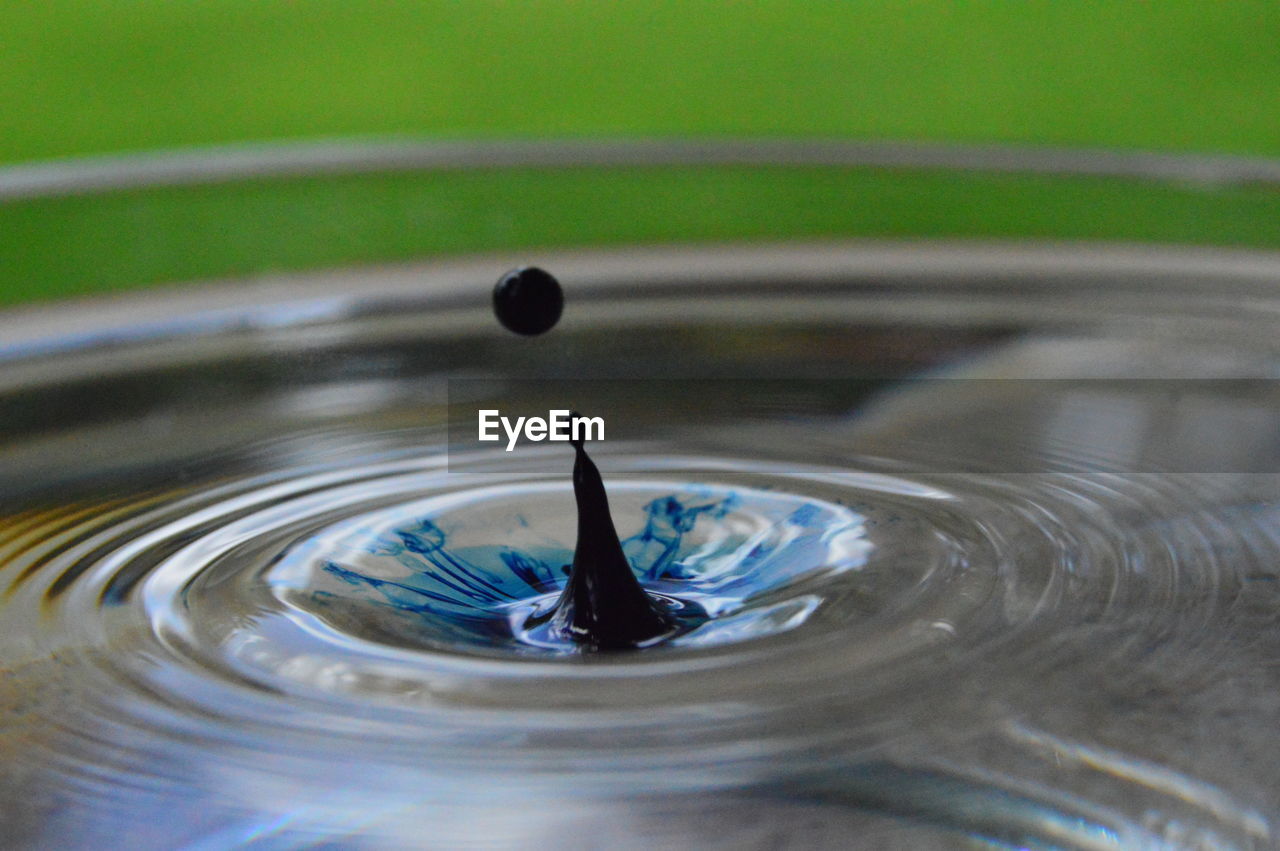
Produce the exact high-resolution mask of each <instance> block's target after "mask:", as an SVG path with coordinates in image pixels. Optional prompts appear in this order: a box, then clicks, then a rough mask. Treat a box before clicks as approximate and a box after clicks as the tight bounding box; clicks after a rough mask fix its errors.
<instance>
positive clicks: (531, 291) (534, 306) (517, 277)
mask: <svg viewBox="0 0 1280 851" xmlns="http://www.w3.org/2000/svg"><path fill="white" fill-rule="evenodd" d="M563 311H564V292H563V291H562V290H561V289H560V282H559V281H557V280H556V279H555V277H553V276H552V275H551V274H550V273H548V272H544V271H543V270H542V269H539V268H537V267H535V266H523V267H521V268H519V269H512V270H511V271H510V272H508V273H507V274H505V275H503V276H502V277H501V278H499V279H498V284H497V286H495V287H494V288H493V312H494V314H495V315H496V316H497V317H498V321H499V322H501V323H502V325H503V327H504V328H506V329H507V330H509V331H514V332H515V333H517V334H524V335H525V336H528V337H532V336H536V335H538V334H545V333H546V332H547V331H550V330H551V329H552V328H553V327H555V324H556V323H557V322H559V321H560V314H561V313H562V312H563Z"/></svg>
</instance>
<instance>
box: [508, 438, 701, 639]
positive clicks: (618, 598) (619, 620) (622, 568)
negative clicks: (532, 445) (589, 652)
mask: <svg viewBox="0 0 1280 851" xmlns="http://www.w3.org/2000/svg"><path fill="white" fill-rule="evenodd" d="M573 448H574V451H575V452H576V453H577V457H576V459H575V460H574V464H573V495H574V499H575V500H576V501H577V503H578V543H577V546H576V547H575V548H574V553H573V565H572V567H571V568H570V571H569V583H568V584H567V585H566V586H565V588H564V591H563V593H561V595H560V599H559V600H558V601H557V602H556V605H555V608H553V609H552V610H551V612H550V613H548V614H546V615H542V616H541V617H539V618H537V619H536V622H531V623H530V626H537V625H539V624H541V623H545V625H546V628H547V630H548V631H549V632H550V633H551V634H552V635H554V636H558V637H560V638H563V639H566V640H569V641H573V642H575V643H577V644H579V645H582V646H584V647H589V648H592V649H596V650H620V649H625V648H631V647H638V646H640V645H643V644H645V643H647V642H650V641H653V640H654V639H656V638H659V637H661V636H664V635H668V634H671V633H672V632H674V631H675V630H676V629H677V628H678V625H677V623H676V621H675V619H674V618H672V617H671V616H669V615H668V614H666V613H664V612H663V611H662V610H661V609H660V608H659V604H658V602H657V600H656V599H655V598H653V597H650V596H649V594H648V593H647V592H646V591H645V590H644V588H643V587H641V585H640V582H639V581H638V580H637V579H636V576H635V574H634V573H633V572H632V570H631V563H630V561H628V559H627V556H626V553H624V552H623V549H622V543H621V542H620V541H619V540H618V533H617V530H616V529H615V528H614V525H613V517H612V516H611V515H610V513H609V497H608V494H606V493H605V489H604V480H603V479H601V478H600V470H599V469H597V467H596V465H595V462H593V461H592V460H591V458H590V457H589V456H588V455H587V452H586V450H585V449H584V448H583V445H582V441H580V440H576V441H573Z"/></svg>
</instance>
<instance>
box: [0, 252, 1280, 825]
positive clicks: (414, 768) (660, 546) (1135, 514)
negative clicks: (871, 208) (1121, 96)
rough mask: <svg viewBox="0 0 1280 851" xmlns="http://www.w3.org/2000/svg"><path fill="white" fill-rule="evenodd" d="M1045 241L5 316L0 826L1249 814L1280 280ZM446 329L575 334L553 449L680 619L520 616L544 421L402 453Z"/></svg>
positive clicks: (1273, 694) (1267, 773) (534, 548)
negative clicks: (587, 397)
mask: <svg viewBox="0 0 1280 851" xmlns="http://www.w3.org/2000/svg"><path fill="white" fill-rule="evenodd" d="M1139 271H1140V270H1139ZM1073 274H1076V273H1075V272H1073V267H1072V266H1071V264H1070V262H1069V261H1067V260H1064V261H1063V266H1062V268H1061V269H1059V270H1058V271H1056V272H1055V274H1053V275H1032V276H1024V277H1014V278H1010V276H1008V275H1007V274H1005V275H1003V276H1002V275H997V274H995V273H992V274H990V275H982V274H976V275H974V276H973V278H972V279H971V280H966V281H962V282H960V283H957V282H955V281H954V280H949V281H943V282H938V281H934V280H932V279H930V278H928V277H925V278H921V279H911V280H910V281H906V282H899V283H898V284H896V285H894V286H886V285H885V283H884V282H883V281H866V280H858V279H856V278H850V279H848V280H833V279H831V277H830V276H827V277H825V278H823V279H821V280H818V281H814V280H810V279H808V278H805V277H804V276H803V275H797V277H796V278H795V279H794V280H793V279H790V278H787V277H786V275H785V270H782V271H779V272H778V277H775V278H772V279H769V280H762V281H755V282H749V281H729V282H725V283H723V285H718V286H712V285H711V284H708V282H707V281H706V279H705V278H700V279H699V283H698V284H697V285H696V286H692V285H691V286H689V287H674V288H673V287H667V288H657V287H655V288H650V289H646V288H644V287H640V288H637V289H634V290H631V291H626V292H622V293H620V292H619V291H617V290H601V291H591V290H590V288H589V287H587V288H584V287H579V289H578V291H577V293H576V295H575V294H573V291H572V290H571V296H570V303H569V308H568V312H567V313H566V322H565V324H564V327H562V328H560V329H558V330H557V331H556V332H555V333H554V334H552V335H550V336H548V337H547V338H545V339H542V340H536V341H524V340H516V339H515V338H513V337H511V336H510V335H506V334H505V333H504V332H502V331H501V330H500V329H498V328H496V327H495V326H493V324H492V322H491V321H490V320H489V319H488V317H487V315H486V314H487V306H486V305H485V304H484V298H485V296H486V293H484V292H483V288H482V289H481V291H480V292H479V293H478V294H477V297H476V298H474V299H472V298H470V297H460V298H458V299H456V300H454V301H443V302H442V301H439V300H430V299H427V300H423V301H413V300H409V301H397V302H394V303H388V304H377V303H376V302H371V304H373V305H374V306H373V307H372V308H370V309H368V310H366V311H364V312H358V313H355V314H344V315H340V316H336V317H326V318H322V319H319V320H311V321H310V322H309V324H307V325H305V326H302V327H288V326H286V327H284V328H277V327H274V326H273V325H270V324H267V325H256V326H255V325H254V323H252V322H245V323H242V324H233V325H232V326H231V327H230V328H223V329H221V330H218V331H216V332H213V333H204V334H200V335H179V336H177V337H167V336H163V335H161V336H159V337H146V338H143V339H135V340H132V341H128V342H120V343H116V344H114V345H112V346H108V347H101V346H97V345H96V344H95V347H93V348H91V349H89V350H87V351H86V350H85V349H83V348H80V347H75V346H73V347H70V348H67V349H65V350H62V351H53V352H50V351H49V350H48V348H47V347H46V349H45V350H44V351H43V352H42V353H41V354H40V355H39V356H34V355H32V356H27V355H25V354H24V353H23V352H22V351H15V352H11V353H10V361H9V364H8V366H7V367H6V374H5V376H4V378H3V381H2V383H0V387H2V393H0V414H3V419H2V420H0V422H3V426H2V428H3V439H4V447H3V448H4V456H3V462H2V463H0V508H2V512H3V513H2V514H0V595H2V596H0V662H2V664H3V671H2V672H0V705H3V707H4V709H5V711H4V713H3V717H2V719H0V785H2V786H3V790H4V795H3V796H2V797H0V816H2V819H3V822H4V825H5V829H6V832H7V833H6V837H5V842H6V843H8V844H13V845H32V846H37V845H38V846H42V847H100V846H101V844H102V843H103V842H104V841H105V840H104V837H105V838H109V839H111V840H113V841H119V842H123V843H125V844H127V845H129V846H130V847H195V848H221V847H227V846H229V845H235V844H246V843H247V844H252V845H258V846H262V847H272V848H274V847H282V848H293V847H303V846H311V845H321V846H328V845H333V846H340V847H404V846H406V845H414V846H417V845H437V846H445V847H456V846H458V845H460V844H466V843H472V844H486V843H487V844H497V845H527V846H535V845H542V846H545V845H547V844H551V843H554V844H556V845H557V846H562V847H571V848H572V847H599V846H602V845H611V846H620V847H629V846H635V847H665V846H669V845H693V846H697V847H702V846H707V847H735V848H738V847H774V846H778V845H787V844H792V845H797V846H804V847H814V846H818V847H849V846H850V845H853V846H861V847H872V848H881V847H885V848H893V847H901V848H931V847H955V846H956V845H957V844H968V845H974V846H986V845H1006V846H1012V847H1072V848H1120V847H1123V848H1131V847H1151V848H1163V847H1175V848H1178V847H1190V848H1232V847H1240V848H1249V847H1268V846H1270V845H1271V844H1273V843H1274V841H1275V835H1276V834H1275V831H1276V829H1277V827H1276V821H1275V819H1276V817H1277V814H1280V798H1277V791H1276V790H1277V789H1280V768H1277V766H1280V745H1278V744H1277V743H1276V742H1277V740H1276V737H1275V736H1274V730H1275V729H1276V724H1277V722H1280V700H1277V695H1280V668H1277V666H1276V660H1277V659H1278V658H1280V616H1278V615H1277V613H1278V612H1280V478H1278V477H1277V476H1276V475H1275V471H1276V470H1277V469H1280V465H1278V464H1277V456H1278V455H1280V429H1277V428H1276V425H1277V416H1278V414H1280V409H1278V408H1277V405H1276V401H1277V399H1276V396H1275V394H1274V393H1273V392H1272V389H1271V387H1272V382H1271V379H1272V378H1273V377H1274V376H1275V372H1276V367H1277V357H1276V356H1277V345H1276V343H1275V342H1274V338H1275V335H1274V321H1275V320H1274V317H1275V315H1276V309H1277V307H1280V297H1277V295H1276V294H1275V292H1276V291H1274V289H1273V288H1271V287H1269V286H1263V285H1262V284H1259V283H1257V282H1256V281H1241V280H1239V279H1238V278H1232V277H1230V276H1223V277H1222V278H1221V279H1214V280H1200V279H1198V280H1195V281H1190V282H1188V281H1169V280H1153V279H1152V277H1151V276H1150V275H1148V276H1145V277H1144V275H1142V274H1139V272H1134V271H1132V270H1130V271H1126V272H1124V273H1121V272H1116V273H1115V274H1113V275H1111V276H1110V277H1105V276H1104V278H1105V279H1104V278H1100V277H1099V274H1100V273H1099V272H1098V270H1097V268H1096V265H1095V266H1092V267H1090V268H1089V269H1088V271H1087V274H1086V273H1085V272H1080V273H1079V274H1078V275H1077V276H1076V277H1074V278H1073V277H1072V276H1073ZM570 279H571V278H570ZM713 283H714V282H713ZM708 287H710V289H708ZM575 298H576V299H577V300H576V301H575V300H574V299H575ZM575 305H577V306H578V307H577V313H576V314H575V313H574V310H575ZM248 313H250V314H251V313H252V310H251V309H250V310H248ZM575 315H576V316H577V319H576V321H575ZM459 374H466V375H470V376H484V377H490V378H495V379H497V383H496V385H495V386H496V387H497V389H496V390H495V391H494V393H495V394H497V395H496V396H495V398H496V399H498V400H499V402H500V403H502V404H505V403H506V402H511V403H512V404H516V403H517V402H518V403H520V404H525V403H529V404H538V405H543V407H544V408H546V407H559V406H561V405H562V404H563V400H562V399H556V398H549V397H550V396H553V395H555V393H554V388H555V387H556V380H555V379H558V378H561V379H563V380H564V382H565V386H569V384H568V382H569V380H570V379H580V378H582V377H584V374H587V375H589V376H594V377H604V378H611V379H613V380H614V382H615V383H616V386H617V388H618V389H619V395H620V397H622V400H621V402H619V405H620V407H619V409H618V411H617V412H616V413H614V414H611V416H612V419H611V420H610V422H611V424H612V423H616V424H617V425H616V432H615V433H614V434H611V437H610V439H609V440H608V441H606V442H605V443H604V444H601V445H599V448H597V449H596V450H595V451H594V452H593V455H594V456H595V457H596V459H597V461H598V463H599V464H600V466H601V468H602V470H603V471H604V475H605V478H606V482H607V484H608V486H609V493H610V499H611V502H612V505H613V510H614V517H615V520H616V522H617V526H618V531H619V534H620V536H621V537H622V538H623V539H624V548H625V551H626V553H627V555H628V558H629V559H630V561H631V564H632V567H633V569H634V570H635V572H636V574H637V576H638V577H639V578H640V579H641V581H642V582H643V583H644V584H645V585H646V587H647V588H648V589H650V591H651V592H653V593H654V594H656V595H659V596H660V597H661V599H663V600H664V601H665V602H664V605H666V606H669V607H670V609H671V610H672V611H674V612H676V613H677V614H678V616H679V619H680V623H681V629H680V630H679V632H678V634H677V635H674V636H672V637H670V638H669V639H668V640H664V641H661V642H658V643H657V644H656V645H655V646H654V647H651V648H647V649H644V650H642V651H637V652H631V653H620V654H582V653H579V652H577V651H576V649H575V648H572V647H567V646H564V645H563V644H561V643H559V642H557V641H556V640H554V639H550V638H548V637H547V636H546V635H540V634H539V633H538V631H537V630H536V629H530V628H528V626H527V625H528V623H529V620H530V617H531V616H533V615H536V614H537V613H539V612H541V611H544V610H545V607H546V606H548V605H549V604H550V602H551V601H552V600H554V598H555V596H556V594H557V590H558V588H559V587H560V586H561V584H562V583H563V581H564V565H566V564H568V563H569V561H570V560H571V558H572V546H573V537H574V529H575V515H574V511H573V498H572V488H571V485H570V481H569V470H570V468H571V465H572V453H571V452H570V451H568V450H567V449H564V450H563V451H558V450H557V449H546V448H540V449H537V450H529V451H527V452H524V453H516V454H514V455H512V456H506V455H504V454H503V453H501V452H500V451H495V452H493V453H488V452H478V451H460V450H457V449H456V448H455V451H453V452H449V453H446V442H447V438H448V431H447V419H448V418H447V414H448V411H447V407H446V401H447V399H446V389H447V385H446V383H445V379H446V378H448V377H450V376H456V375H459ZM523 376H537V377H539V378H541V379H551V380H550V381H545V380H544V381H539V382H527V381H521V380H517V379H518V377H523ZM919 376H931V377H935V378H937V377H942V378H943V379H945V380H942V381H925V382H921V381H915V380H911V379H914V378H917V377H919ZM673 377H675V378H679V379H681V380H680V381H677V382H676V386H686V387H688V388H692V389H690V390H689V391H688V392H686V393H683V394H682V393H680V392H679V391H678V390H672V386H673V385H672V384H671V383H670V380H671V379H672V378H673ZM720 377H723V379H724V382H723V383H724V389H723V391H722V393H723V395H722V397H716V396H714V393H715V392H716V391H715V390H714V389H712V388H715V387H717V386H720V382H721V378H720ZM647 378H662V379H666V380H667V381H666V383H655V382H648V381H645V380H642V379H647ZM1223 378H1230V379H1250V380H1249V381H1245V382H1234V383H1233V382H1226V383H1223V382H1220V381H1214V380H1211V379H1223ZM694 379H697V381H695V380H694ZM730 379H732V380H730ZM1050 379H1051V380H1050ZM1100 379H1107V380H1108V381H1100ZM1115 379H1125V380H1123V381H1116V380H1115ZM746 380H750V381H751V382H753V383H749V384H741V383H737V384H735V383H733V382H741V381H746ZM744 387H749V388H751V390H752V392H750V393H744V392H742V390H743V388H744ZM762 388H773V390H769V391H768V392H766V391H765V390H764V389H762ZM774 391H776V392H774ZM544 395H545V396H548V398H543V396H544ZM613 427H614V426H612V425H611V428H613Z"/></svg>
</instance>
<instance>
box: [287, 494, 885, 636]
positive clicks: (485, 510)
mask: <svg viewBox="0 0 1280 851" xmlns="http://www.w3.org/2000/svg"><path fill="white" fill-rule="evenodd" d="M611 490H612V491H613V495H614V496H615V497H617V498H618V499H619V500H620V502H619V503H618V505H619V506H620V508H619V510H620V511H621V512H622V513H620V514H619V515H618V516H619V517H620V518H622V519H623V521H624V524H625V525H629V526H631V528H632V529H633V530H634V531H633V532H632V533H631V534H630V535H628V536H626V537H623V538H621V540H620V541H618V542H617V546H619V548H620V550H621V553H622V554H623V556H624V557H625V564H626V567H627V568H628V570H629V573H630V574H631V577H632V578H633V581H634V582H635V583H636V587H637V588H642V589H643V590H642V592H641V593H644V594H645V599H646V602H647V603H648V604H649V605H651V606H652V608H653V611H654V612H655V613H656V615H657V620H658V621H659V622H660V623H661V624H662V631H661V632H659V633H658V634H656V635H654V636H653V637H652V638H651V639H649V640H645V639H639V640H635V639H634V638H629V639H628V641H631V643H629V644H625V643H624V644H622V645H621V646H649V645H650V644H669V645H672V646H676V647H688V646H710V645H714V644H720V643H724V642H727V641H740V640H747V639H750V638H754V637H759V636H762V635H768V634H772V633H775V632H778V631H782V630H786V629H792V628H795V627H796V626H799V625H800V624H802V623H803V622H804V621H805V619H806V618H808V617H809V615H811V614H812V613H813V612H814V611H816V610H817V608H819V606H820V605H821V602H822V598H821V596H820V595H819V594H815V593H813V586H812V585H810V584H809V583H807V582H806V584H805V585H804V586H798V585H797V584H796V583H798V582H799V581H800V580H807V579H809V578H812V577H820V576H822V575H831V574H836V573H840V572H843V571H846V570H856V569H858V568H860V567H861V566H862V565H863V564H864V563H865V561H866V559H867V555H868V553H869V552H870V550H871V543H870V542H869V540H868V539H867V532H866V529H867V525H868V524H867V523H866V520H865V518H864V517H863V515H861V514H859V513H857V512H855V511H854V510H853V509H851V508H849V507H847V506H843V505H839V504H836V503H833V502H826V501H822V500H814V499H807V498H805V497H802V496H799V495H792V494H786V493H781V492H776V491H769V490H762V489H754V488H728V487H724V486H719V485H711V484H707V485H693V484H689V485H679V484H676V483H666V484H662V483H654V484H642V483H623V484H618V485H615V486H614V487H613V488H611ZM548 492H549V489H547V488H545V487H544V488H543V489H541V490H538V489H530V490H528V491H526V492H522V491H520V490H519V488H518V487H517V488H516V489H513V490H512V491H511V492H510V493H505V494H503V495H502V496H500V497H492V496H488V495H486V496H485V498H484V501H483V502H480V503H475V502H472V503H467V504H468V505H470V506H472V508H469V509H468V510H467V511H465V512H459V514H457V515H454V514H452V513H451V512H449V511H447V510H446V511H444V512H438V511H437V512H432V511H431V510H425V511H414V510H413V508H412V506H406V507H404V508H400V509H397V508H394V507H393V508H391V509H390V513H388V514H385V515H384V516H382V517H381V519H379V515H374V516H372V517H368V516H367V517H366V518H364V519H362V520H361V519H353V520H352V521H349V522H348V523H346V524H344V527H342V528H339V529H337V530H336V531H335V532H333V533H332V534H331V535H330V536H328V537H326V538H324V539H323V540H321V539H316V540H314V541H313V542H312V543H311V544H309V545H308V548H306V549H304V550H302V551H300V552H298V553H297V554H296V558H295V559H294V560H292V565H291V566H288V565H286V566H284V567H282V570H281V572H280V574H279V578H278V580H277V584H278V585H280V586H283V587H289V588H294V589H299V590H304V589H305V590H306V594H307V599H309V600H310V601H311V603H310V605H308V606H307V608H310V609H311V610H312V611H313V612H314V613H315V614H318V615H319V616H321V617H323V618H325V619H326V620H332V619H333V618H338V619H339V621H340V623H341V624H342V625H344V628H345V630H346V631H347V632H355V633H357V634H359V633H364V634H367V635H371V636H374V637H377V636H382V637H383V638H387V637H388V636H389V637H390V640H392V641H393V642H395V643H399V644H406V645H409V646H428V647H436V648H440V649H453V650H462V651H467V650H472V651H476V652H496V651H502V652H508V653H511V652H514V653H517V654H522V655H528V654H539V653H547V652H552V653H558V654H564V653H576V652H581V651H582V650H583V649H587V648H589V647H591V646H593V645H591V644H590V643H589V642H581V641H576V640H574V637H573V636H572V635H566V634H565V632H564V630H563V628H562V627H561V628H559V629H557V628H555V625H553V624H552V616H553V614H554V613H555V611H556V608H557V606H558V605H559V604H560V603H561V602H562V598H564V596H565V594H566V588H567V587H568V585H569V582H568V580H569V572H570V565H571V563H572V562H573V560H574V558H575V554H574V551H573V550H572V549H570V547H569V545H568V543H567V542H566V541H564V539H563V538H556V537H552V538H538V535H540V534H543V532H542V531H539V530H546V529H547V528H549V527H550V528H557V527H561V526H563V522H562V521H563V511H562V509H561V508H559V507H558V506H559V503H558V502H557V501H554V500H551V501H548V500H546V499H545V498H544V499H542V500H540V499H539V498H538V495H539V494H542V495H545V494H547V493H548ZM646 494H648V495H649V496H648V497H647V498H642V499H641V501H640V502H638V503H637V498H638V497H644V496H645V495H646ZM503 500H505V501H506V502H508V503H514V508H515V510H511V511H510V512H509V513H506V514H502V513H501V512H502V510H503V509H502V505H501V503H502V501H503ZM451 504H453V503H451ZM495 510H497V511H499V512H500V513H499V514H497V515H495V514H494V513H493V512H494V511H495ZM397 512H401V513H400V514H399V516H397ZM537 514H540V515H541V516H535V515H537ZM530 517H533V519H532V520H530ZM628 517H630V518H636V519H633V520H631V521H630V522H627V518H628ZM615 534H616V533H615ZM485 538H489V539H490V540H492V539H494V538H502V539H505V540H506V541H507V542H508V545H505V546H504V545H490V544H483V545H473V544H470V543H469V542H470V541H484V540H485ZM579 549H581V547H579ZM308 564H311V565H314V566H315V567H314V568H308V567H307V565H308ZM616 566H617V564H616V563H615V567H616ZM285 568H287V569H285ZM299 569H301V571H302V573H299V572H298V570H299ZM312 569H314V570H315V571H317V573H316V574H312V575H313V576H314V577H315V578H313V579H307V578H306V575H307V571H308V570H312ZM320 577H327V578H325V579H323V580H322V579H321V578H320ZM792 588H796V589H797V590H791V589H792ZM801 588H804V589H809V590H808V591H807V592H804V593H802V592H801V590H799V589H801ZM594 646H600V647H604V646H616V645H609V644H608V643H601V644H600V645H594Z"/></svg>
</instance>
